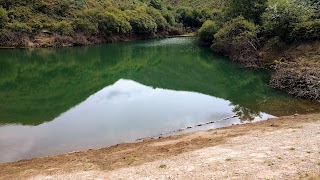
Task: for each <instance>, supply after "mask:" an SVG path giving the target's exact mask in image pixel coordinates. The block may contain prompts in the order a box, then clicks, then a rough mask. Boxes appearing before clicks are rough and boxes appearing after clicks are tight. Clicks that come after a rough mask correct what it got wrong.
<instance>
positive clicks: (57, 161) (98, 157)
mask: <svg viewBox="0 0 320 180" xmlns="http://www.w3.org/2000/svg"><path fill="white" fill-rule="evenodd" d="M0 179H320V114H310V115H297V116H287V117H281V118H277V119H270V120H268V121H263V122H257V123H252V124H245V125H235V126H231V127H226V128H221V129H214V130H209V131H200V132H194V133H189V134H183V135H179V136H172V137H166V138H160V139H151V140H146V141H144V142H140V143H131V144H120V145H117V146H113V147H109V148H103V149H98V150H88V151H84V152H75V153H69V154H64V155H58V156H51V157H44V158H37V159H32V160H25V161H19V162H13V163H2V164H0Z"/></svg>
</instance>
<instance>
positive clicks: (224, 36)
mask: <svg viewBox="0 0 320 180" xmlns="http://www.w3.org/2000/svg"><path fill="white" fill-rule="evenodd" d="M257 32H258V28H257V27H256V25H255V24H253V23H251V22H249V21H248V20H246V19H244V17H242V16H239V17H237V18H234V19H231V20H230V21H228V22H226V23H225V25H224V26H223V27H222V28H221V29H219V31H218V32H217V33H216V34H215V35H214V38H215V40H214V43H213V45H212V46H211V48H212V49H213V50H214V51H217V52H220V53H222V54H224V55H226V56H228V57H229V58H230V59H232V60H239V61H242V62H245V63H246V65H247V66H250V67H258V62H257V58H258V40H257Z"/></svg>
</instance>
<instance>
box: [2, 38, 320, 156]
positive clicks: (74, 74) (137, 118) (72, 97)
mask: <svg viewBox="0 0 320 180" xmlns="http://www.w3.org/2000/svg"><path fill="white" fill-rule="evenodd" d="M0 58H1V59H0V161H1V162H6V161H15V160H20V159H26V158H32V157H40V156H46V155H53V154H59V153H65V152H70V151H76V150H84V149H89V148H99V147H105V146H109V145H114V144H117V143H121V142H132V141H135V140H136V139H138V138H142V137H148V136H154V135H159V134H161V133H164V132H169V131H172V130H176V129H179V128H182V127H188V126H194V125H196V124H199V123H204V122H208V121H216V122H217V123H214V124H212V125H209V126H206V127H205V128H215V127H222V126H226V125H231V124H234V123H240V122H249V121H258V120H264V119H266V118H268V117H273V116H282V115H290V114H294V113H301V114H302V113H310V112H319V111H320V107H319V103H315V102H310V101H305V100H298V99H294V98H292V97H290V96H288V95H285V94H283V93H281V92H278V91H275V90H273V89H272V88H270V87H269V86H268V85H267V80H268V73H267V72H258V71H254V70H247V69H243V68H242V67H241V66H240V65H239V64H236V63H234V62H231V61H228V60H226V59H224V58H222V57H219V56H215V55H213V54H212V52H210V51H209V49H207V48H205V47H199V46H197V45H196V40H195V39H194V38H171V39H160V40H147V41H136V42H128V43H115V44H104V45H96V46H89V47H74V48H59V49H31V50H0ZM233 115H238V116H239V117H237V118H232V119H228V120H227V121H220V120H221V119H223V118H225V117H230V116H233ZM194 130H199V129H194Z"/></svg>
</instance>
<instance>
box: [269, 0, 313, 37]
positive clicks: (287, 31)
mask: <svg viewBox="0 0 320 180" xmlns="http://www.w3.org/2000/svg"><path fill="white" fill-rule="evenodd" d="M313 14H314V11H313V9H312V8H311V7H310V6H308V5H307V4H305V3H299V1H294V0H279V1H278V0H277V1H276V0H269V2H268V8H267V10H266V12H265V13H264V14H263V28H264V31H265V33H266V35H268V36H279V37H280V38H281V39H282V40H283V41H292V39H294V37H291V32H292V31H293V29H295V26H296V25H297V24H298V23H302V22H304V21H308V20H309V19H310V18H311V17H312V16H313Z"/></svg>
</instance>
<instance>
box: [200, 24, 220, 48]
mask: <svg viewBox="0 0 320 180" xmlns="http://www.w3.org/2000/svg"><path fill="white" fill-rule="evenodd" d="M218 30H219V27H218V26H217V24H216V23H215V22H214V21H211V20H207V21H206V22H204V23H203V25H202V27H201V28H200V29H199V31H198V36H199V40H200V41H201V42H203V43H210V44H211V43H212V41H213V39H214V35H215V34H216V33H217V32H218Z"/></svg>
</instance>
